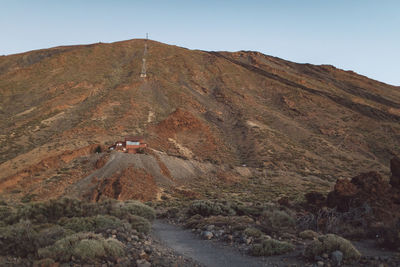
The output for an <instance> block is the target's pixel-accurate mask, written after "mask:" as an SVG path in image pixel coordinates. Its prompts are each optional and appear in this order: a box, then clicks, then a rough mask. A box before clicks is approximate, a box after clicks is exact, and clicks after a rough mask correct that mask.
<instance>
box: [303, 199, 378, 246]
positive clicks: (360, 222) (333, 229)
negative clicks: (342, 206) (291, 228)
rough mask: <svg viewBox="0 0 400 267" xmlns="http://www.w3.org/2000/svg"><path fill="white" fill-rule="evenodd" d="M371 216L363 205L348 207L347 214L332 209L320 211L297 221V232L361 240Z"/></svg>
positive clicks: (370, 210)
mask: <svg viewBox="0 0 400 267" xmlns="http://www.w3.org/2000/svg"><path fill="white" fill-rule="evenodd" d="M371 216H372V209H371V207H370V206H369V205H368V204H366V203H364V205H362V206H360V207H357V208H355V207H350V209H349V211H347V212H339V211H337V210H336V208H334V209H329V208H324V209H320V210H319V211H318V212H316V213H315V214H313V213H310V214H307V215H306V216H303V217H300V218H299V219H298V220H297V228H298V229H299V230H313V231H316V232H324V233H334V234H339V235H342V236H344V237H348V238H362V237H365V236H366V235H367V234H368V221H369V219H370V218H372V217H371Z"/></svg>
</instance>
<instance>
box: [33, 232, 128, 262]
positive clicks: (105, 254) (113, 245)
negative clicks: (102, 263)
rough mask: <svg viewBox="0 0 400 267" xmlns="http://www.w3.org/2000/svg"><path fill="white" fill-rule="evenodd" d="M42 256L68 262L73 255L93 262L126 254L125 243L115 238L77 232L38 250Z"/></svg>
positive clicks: (82, 260)
mask: <svg viewBox="0 0 400 267" xmlns="http://www.w3.org/2000/svg"><path fill="white" fill-rule="evenodd" d="M38 255H39V257H41V258H51V259H54V260H56V261H61V262H68V261H70V260H71V257H72V256H73V257H75V258H76V259H79V260H80V261H81V262H85V263H93V262H95V261H98V260H112V261H115V260H116V259H117V258H119V257H122V256H124V255H125V250H124V245H123V244H122V243H121V242H119V241H118V240H115V239H110V238H109V239H104V238H103V237H102V236H101V235H97V234H93V233H77V234H73V235H71V236H68V237H65V238H63V239H61V240H58V241H57V242H56V243H55V244H54V245H52V246H49V247H46V248H41V249H39V251H38Z"/></svg>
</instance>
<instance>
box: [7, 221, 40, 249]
mask: <svg viewBox="0 0 400 267" xmlns="http://www.w3.org/2000/svg"><path fill="white" fill-rule="evenodd" d="M36 239H37V232H36V231H35V229H34V228H33V226H32V224H31V222H30V221H21V222H19V223H16V224H13V225H7V226H3V227H0V247H1V250H0V254H1V255H8V254H10V255H14V256H20V257H25V256H27V255H28V254H32V253H35V251H36V248H37V241H36Z"/></svg>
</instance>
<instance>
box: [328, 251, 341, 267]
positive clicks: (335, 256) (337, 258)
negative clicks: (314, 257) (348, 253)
mask: <svg viewBox="0 0 400 267" xmlns="http://www.w3.org/2000/svg"><path fill="white" fill-rule="evenodd" d="M331 260H332V264H333V266H340V265H341V264H342V260H343V253H342V252H341V251H339V250H336V251H334V252H332V253H331Z"/></svg>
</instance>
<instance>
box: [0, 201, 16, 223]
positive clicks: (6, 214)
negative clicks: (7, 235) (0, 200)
mask: <svg viewBox="0 0 400 267" xmlns="http://www.w3.org/2000/svg"><path fill="white" fill-rule="evenodd" d="M15 217H16V214H15V209H14V208H13V207H12V206H7V205H0V226H6V225H8V224H13V223H16V222H18V221H17V220H16V219H15Z"/></svg>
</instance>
